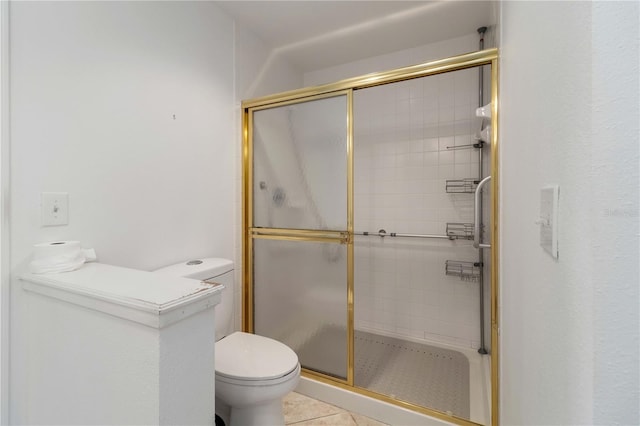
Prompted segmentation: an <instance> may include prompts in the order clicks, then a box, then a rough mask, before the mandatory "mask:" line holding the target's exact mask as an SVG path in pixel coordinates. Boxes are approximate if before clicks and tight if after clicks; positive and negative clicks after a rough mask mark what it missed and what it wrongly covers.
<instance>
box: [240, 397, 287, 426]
mask: <svg viewBox="0 0 640 426" xmlns="http://www.w3.org/2000/svg"><path fill="white" fill-rule="evenodd" d="M264 425H273V426H276V425H278V426H284V415H283V414H282V400H281V399H276V400H275V401H271V402H269V403H266V404H262V405H251V406H247V407H231V425H230V426H264Z"/></svg>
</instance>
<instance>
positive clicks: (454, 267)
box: [445, 260, 482, 281]
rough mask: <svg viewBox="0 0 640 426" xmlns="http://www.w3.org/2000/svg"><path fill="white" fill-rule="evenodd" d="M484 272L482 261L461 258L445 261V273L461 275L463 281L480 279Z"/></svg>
mask: <svg viewBox="0 0 640 426" xmlns="http://www.w3.org/2000/svg"><path fill="white" fill-rule="evenodd" d="M481 273H482V263H480V262H466V261H461V260H447V261H445V274H446V275H450V276H453V277H459V278H460V279H461V280H462V281H478V280H479V279H480V274H481Z"/></svg>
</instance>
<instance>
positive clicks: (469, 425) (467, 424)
mask: <svg viewBox="0 0 640 426" xmlns="http://www.w3.org/2000/svg"><path fill="white" fill-rule="evenodd" d="M301 374H302V377H306V378H308V379H312V380H316V381H318V382H320V383H325V384H327V385H331V386H336V387H338V388H340V389H344V390H347V391H349V392H355V393H357V394H359V395H364V396H368V397H370V398H374V399H377V400H378V401H384V402H387V403H389V404H392V405H395V406H397V407H402V408H406V409H409V410H411V411H415V412H417V413H420V414H425V415H427V416H431V417H435V418H437V419H440V420H444V421H447V422H451V423H455V424H458V425H461V426H479V425H480V424H479V423H475V422H472V421H471V420H467V419H464V418H462V417H456V416H452V415H449V414H447V413H443V412H442V411H437V410H433V409H431V408H427V407H423V406H421V405H417V404H413V403H411V402H407V401H402V400H399V399H394V398H391V397H389V396H387V395H384V394H381V393H377V392H373V391H370V390H369V389H366V388H362V387H359V386H351V385H349V384H348V383H347V382H345V381H344V380H340V379H335V378H333V377H332V376H328V375H325V374H321V373H317V372H315V371H311V370H307V369H306V368H303V369H302V373H301Z"/></svg>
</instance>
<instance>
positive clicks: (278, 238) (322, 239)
mask: <svg viewBox="0 0 640 426" xmlns="http://www.w3.org/2000/svg"><path fill="white" fill-rule="evenodd" d="M252 238H253V239H256V240H275V241H304V242H311V243H335V244H346V242H347V239H346V238H341V239H337V238H325V237H303V236H298V237H296V236H287V235H259V234H258V235H252Z"/></svg>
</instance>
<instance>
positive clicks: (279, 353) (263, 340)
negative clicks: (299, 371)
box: [215, 332, 298, 380]
mask: <svg viewBox="0 0 640 426" xmlns="http://www.w3.org/2000/svg"><path fill="white" fill-rule="evenodd" d="M215 353H216V374H217V375H222V376H226V377H229V378H233V379H243V380H268V379H276V378H278V377H282V376H285V375H287V374H289V373H290V372H291V371H293V370H295V368H296V367H297V366H298V356H297V355H296V353H295V352H294V351H293V350H291V348H289V347H288V346H287V345H285V344H282V343H280V342H278V341H276V340H273V339H269V338H268V337H263V336H258V335H256V334H249V333H243V332H235V333H232V334H230V335H229V336H227V337H225V338H224V339H222V340H219V341H218V342H216V350H215Z"/></svg>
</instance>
